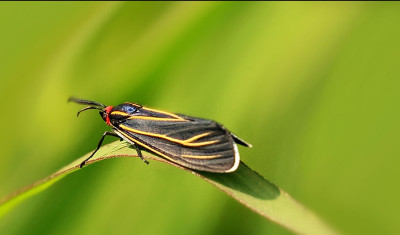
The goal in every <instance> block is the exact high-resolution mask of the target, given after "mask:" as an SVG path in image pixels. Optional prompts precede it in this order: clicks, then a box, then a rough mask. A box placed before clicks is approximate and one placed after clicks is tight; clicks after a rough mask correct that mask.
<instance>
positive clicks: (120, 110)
mask: <svg viewBox="0 0 400 235" xmlns="http://www.w3.org/2000/svg"><path fill="white" fill-rule="evenodd" d="M68 101H72V102H75V103H78V104H84V105H89V106H87V107H85V108H83V109H81V110H80V111H79V112H78V113H77V116H79V114H80V113H81V112H83V111H86V110H89V109H97V110H99V114H100V116H101V118H103V120H104V121H105V122H106V123H107V124H108V125H110V126H116V125H118V124H119V123H121V122H122V121H124V120H126V119H127V118H129V117H131V116H133V115H135V114H137V113H139V110H140V108H141V107H142V106H141V105H138V104H134V103H124V104H120V105H118V106H115V107H113V106H105V105H104V104H101V103H98V102H95V101H90V100H81V99H77V98H73V97H71V98H69V99H68Z"/></svg>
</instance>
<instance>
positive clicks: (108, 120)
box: [104, 106, 113, 126]
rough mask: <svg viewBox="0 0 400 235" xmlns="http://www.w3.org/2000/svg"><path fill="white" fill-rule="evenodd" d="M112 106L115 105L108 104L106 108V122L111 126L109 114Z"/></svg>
mask: <svg viewBox="0 0 400 235" xmlns="http://www.w3.org/2000/svg"><path fill="white" fill-rule="evenodd" d="M112 108H113V106H107V107H106V108H105V109H104V111H106V114H107V117H106V123H107V125H109V126H111V123H110V117H109V114H110V112H111V109H112Z"/></svg>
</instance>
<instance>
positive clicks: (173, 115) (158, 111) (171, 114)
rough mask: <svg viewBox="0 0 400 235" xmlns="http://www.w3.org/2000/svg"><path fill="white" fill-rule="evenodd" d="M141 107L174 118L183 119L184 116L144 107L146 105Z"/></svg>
mask: <svg viewBox="0 0 400 235" xmlns="http://www.w3.org/2000/svg"><path fill="white" fill-rule="evenodd" d="M142 109H144V110H148V111H151V112H156V113H161V114H164V115H167V116H170V117H173V118H175V119H174V120H176V119H178V120H185V119H184V118H181V117H179V116H178V115H176V114H174V113H170V112H166V111H161V110H157V109H151V108H146V107H142Z"/></svg>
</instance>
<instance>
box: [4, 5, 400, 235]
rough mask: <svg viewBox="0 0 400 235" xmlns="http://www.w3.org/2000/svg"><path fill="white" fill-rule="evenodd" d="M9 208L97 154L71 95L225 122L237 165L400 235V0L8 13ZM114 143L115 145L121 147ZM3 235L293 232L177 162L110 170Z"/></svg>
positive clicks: (122, 164)
mask: <svg viewBox="0 0 400 235" xmlns="http://www.w3.org/2000/svg"><path fill="white" fill-rule="evenodd" d="M0 33H1V36H0V91H1V92H0V96H1V97H0V98H1V99H0V100H1V106H2V111H1V115H0V121H1V124H2V135H1V136H0V138H1V148H0V197H3V196H5V195H8V194H9V193H11V192H14V191H15V190H17V189H19V188H21V187H23V186H26V185H28V184H30V183H32V182H34V181H36V180H38V179H41V178H43V177H45V176H48V175H49V174H51V173H53V172H55V171H56V170H57V169H59V168H61V167H62V166H64V165H66V164H68V163H70V162H71V161H73V160H74V159H76V158H78V157H80V156H82V155H83V154H85V153H87V152H89V151H91V150H93V149H94V147H95V146H96V144H97V143H98V141H99V138H100V136H101V134H102V133H103V132H104V131H105V130H108V129H109V127H107V125H106V124H105V123H104V122H103V121H102V120H101V118H100V117H99V115H98V114H97V112H87V113H84V114H83V115H82V116H81V117H80V118H79V119H77V118H76V112H77V111H78V110H79V108H81V107H80V106H77V105H75V104H68V103H67V102H66V100H67V98H68V97H69V96H70V95H74V96H77V97H81V98H85V99H92V100H96V101H99V102H102V103H105V104H107V105H116V104H119V103H122V102H125V101H131V102H138V103H141V104H144V105H147V106H150V107H155V108H159V109H164V110H168V111H172V112H178V113H184V114H188V115H192V116H199V117H204V118H209V119H214V120H218V121H219V122H221V123H223V124H224V125H225V126H227V127H228V128H229V129H230V130H232V131H233V132H234V133H236V134H237V135H239V136H240V137H242V138H243V139H245V140H247V141H249V142H250V143H252V144H253V145H254V148H252V149H245V148H241V149H240V151H241V153H242V154H241V155H242V160H243V161H244V162H246V163H247V164H248V165H249V166H250V167H252V168H253V169H255V170H256V171H258V172H259V173H260V174H262V175H263V176H264V177H266V178H267V179H269V180H271V181H272V182H274V183H275V184H277V185H278V186H279V187H281V188H282V189H284V190H285V191H287V192H288V193H289V194H290V195H292V196H293V197H294V198H295V199H297V200H298V201H299V202H301V203H302V204H304V205H305V206H306V207H307V208H310V209H311V210H313V211H315V213H316V214H318V215H319V216H320V217H321V218H323V219H324V220H326V221H327V222H328V223H329V224H330V225H332V226H333V227H335V228H337V229H338V230H339V231H341V232H343V233H345V234H399V233H400V225H399V223H398V222H399V213H398V212H399V211H400V202H399V198H400V190H399V189H398V182H397V181H398V180H399V179H400V171H399V166H400V158H399V156H400V150H399V147H398V146H399V144H398V142H399V137H400V128H399V124H398V122H399V120H400V119H399V118H400V111H399V101H400V69H399V68H400V44H399V42H400V3H398V2H393V3H389V2H382V3H376V2H375V3H366V2H351V3H344V2H340V3H339V2H329V3H321V2H319V3H318V2H312V3H311V2H307V3H304V2H303V3H301V2H298V3H297V2H290V3H289V2H195V3H191V2H146V3H144V2H129V3H124V2H114V3H111V2H108V3H107V2H93V3H91V2H71V3H69V2H60V3H55V2H53V3H51V2H36V3H29V2H24V3H11V2H8V3H7V2H3V3H0ZM111 139H112V138H110V139H109V140H108V142H110V141H114V140H111ZM0 233H1V234H109V233H114V234H192V235H195V234H247V235H249V234H291V232H289V231H287V230H286V229H284V228H282V227H280V226H278V225H276V224H274V223H273V222H270V221H267V220H265V219H264V218H262V217H261V216H260V215H258V214H255V213H254V212H252V211H250V210H248V209H247V208H246V207H244V206H243V205H241V204H239V203H238V202H236V201H234V200H233V199H231V198H230V197H228V196H227V195H225V194H224V193H222V192H221V191H219V190H218V189H216V188H215V187H213V186H211V185H210V184H208V183H206V182H204V181H202V180H200V179H199V178H197V177H195V176H193V175H190V174H188V173H187V172H183V171H181V170H177V169H175V168H173V167H171V166H169V165H166V164H162V163H158V162H151V164H150V165H148V166H147V165H145V164H143V162H142V161H140V160H138V159H125V158H123V159H113V160H107V161H102V162H100V163H98V164H94V165H92V166H90V167H87V168H85V170H81V171H78V172H76V173H74V174H71V175H69V176H68V177H66V178H65V179H63V180H62V181H60V182H59V183H57V184H55V185H54V186H52V187H51V188H49V189H48V190H46V191H44V192H42V193H40V194H38V195H36V196H35V197H33V198H30V199H29V200H26V201H24V202H23V203H22V204H20V205H18V206H17V207H16V208H15V209H14V210H12V211H11V212H10V213H8V214H7V215H5V216H4V217H2V218H1V219H0Z"/></svg>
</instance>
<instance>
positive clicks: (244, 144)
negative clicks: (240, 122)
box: [231, 132, 253, 148]
mask: <svg viewBox="0 0 400 235" xmlns="http://www.w3.org/2000/svg"><path fill="white" fill-rule="evenodd" d="M231 136H232V138H233V140H234V141H235V143H237V144H240V145H243V146H245V147H249V148H252V147H253V145H252V144H250V143H247V142H246V141H244V140H242V139H241V138H239V137H238V136H237V135H235V134H233V133H232V132H231Z"/></svg>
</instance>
